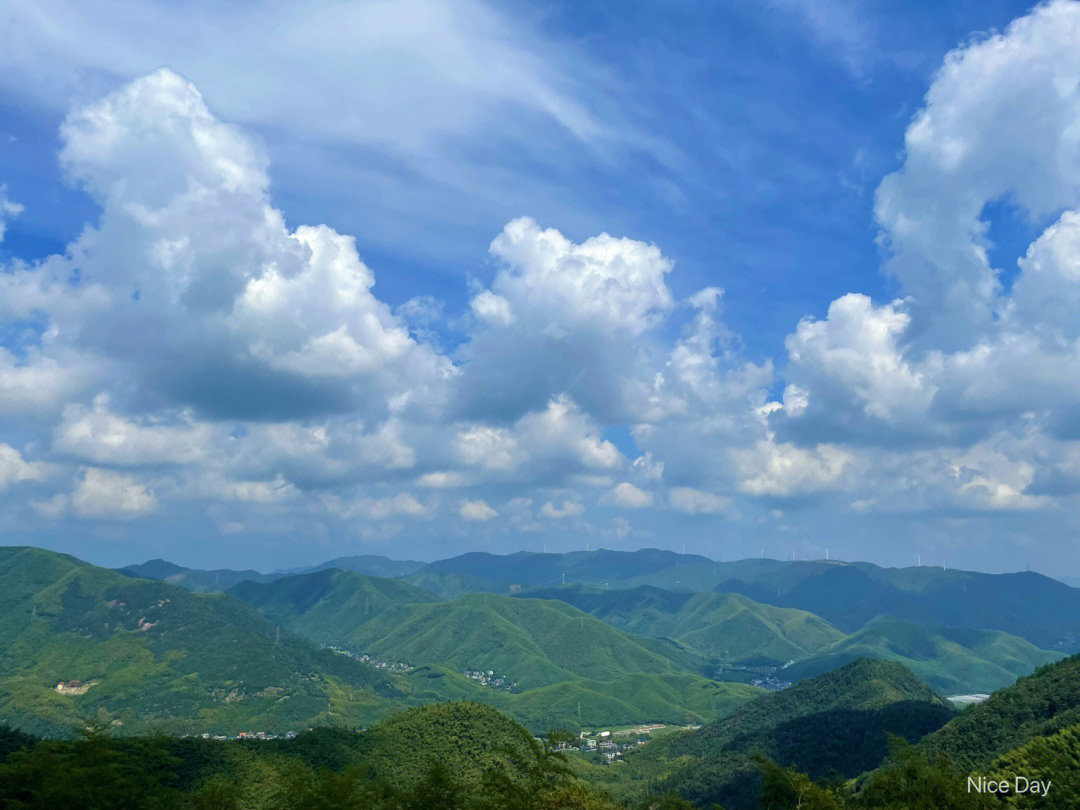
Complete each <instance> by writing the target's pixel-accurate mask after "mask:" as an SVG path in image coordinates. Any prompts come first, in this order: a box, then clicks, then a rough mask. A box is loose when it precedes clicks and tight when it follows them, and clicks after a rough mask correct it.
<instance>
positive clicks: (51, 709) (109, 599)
mask: <svg viewBox="0 0 1080 810" xmlns="http://www.w3.org/2000/svg"><path fill="white" fill-rule="evenodd" d="M0 649H2V650H3V651H4V654H3V655H2V656H0V718H3V719H6V720H7V721H8V722H14V723H17V724H18V725H19V726H20V727H22V728H24V729H28V730H32V731H36V732H39V733H45V734H57V733H64V732H67V731H69V730H70V729H72V728H77V727H84V726H86V725H98V724H105V725H108V726H110V727H113V728H115V729H117V730H120V731H122V732H123V733H132V734H135V733H146V732H151V731H163V732H168V733H174V734H178V733H202V732H210V733H214V734H221V733H231V734H235V733H236V732H238V731H241V730H245V729H257V730H266V731H276V732H284V731H288V730H301V729H305V728H308V727H310V726H313V725H317V724H327V723H341V724H349V723H351V724H353V725H362V724H365V723H367V722H370V721H371V720H373V719H376V718H377V717H379V716H382V715H384V714H386V713H387V711H388V710H389V709H390V708H391V707H392V706H393V704H394V702H395V701H397V700H401V699H404V697H405V693H404V692H403V690H402V688H401V686H400V685H399V684H398V683H396V682H395V681H394V680H392V679H390V678H388V677H387V676H386V675H385V674H384V673H382V672H380V671H379V670H376V669H374V668H372V667H369V666H364V665H362V664H359V663H357V662H356V661H353V660H351V659H349V658H347V657H344V656H340V655H335V654H333V653H332V652H330V651H327V650H321V649H319V648H318V647H316V646H315V645H313V644H311V643H310V642H308V641H305V640H303V639H301V638H299V637H296V636H295V635H293V634H292V633H290V632H289V631H287V630H283V629H282V628H281V627H280V625H278V624H277V623H275V622H273V621H271V620H270V619H268V618H267V617H266V616H264V615H263V614H262V613H260V612H258V611H257V610H255V609H254V608H252V607H250V606H249V605H246V604H244V603H243V602H242V601H240V600H239V599H236V598H235V597H231V596H228V595H225V594H194V593H189V592H188V591H185V590H183V589H180V588H176V587H173V586H171V585H168V584H165V583H162V582H155V581H151V580H145V579H132V578H130V577H126V576H122V575H120V574H118V573H116V572H115V571H110V570H108V569H104V568H98V567H96V566H92V565H87V564H86V563H83V562H80V561H78V560H75V559H74V558H71V557H67V556H64V555H60V554H55V553H52V552H46V551H40V550H38V549H29V548H0ZM60 684H64V686H60Z"/></svg>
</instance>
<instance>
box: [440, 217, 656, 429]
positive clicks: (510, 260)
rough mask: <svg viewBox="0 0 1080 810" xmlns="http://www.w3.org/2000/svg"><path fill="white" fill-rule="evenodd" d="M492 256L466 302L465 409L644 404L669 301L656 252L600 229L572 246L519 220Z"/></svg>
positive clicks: (603, 412) (634, 407)
mask: <svg viewBox="0 0 1080 810" xmlns="http://www.w3.org/2000/svg"><path fill="white" fill-rule="evenodd" d="M491 253H492V255H493V256H494V257H495V258H496V260H497V261H498V264H499V270H498V272H497V273H496V275H495V278H494V280H493V281H492V283H491V286H490V289H485V290H481V291H480V292H479V293H477V294H476V295H475V296H474V297H473V299H472V304H471V306H472V309H473V311H474V313H475V314H476V315H477V316H478V317H479V321H478V324H477V328H476V329H475V330H474V331H473V332H472V334H471V335H470V337H469V341H468V343H466V344H465V345H464V346H463V347H462V348H461V352H460V354H461V359H462V360H463V361H464V362H463V364H462V367H461V372H462V375H461V378H460V380H459V381H458V395H459V398H460V399H461V401H462V405H461V407H462V408H463V409H465V410H466V411H474V410H480V409H486V410H489V411H496V412H501V413H503V414H505V415H512V416H514V417H517V416H520V415H521V414H523V413H526V412H528V411H530V410H539V409H541V408H542V407H544V406H545V405H546V404H547V403H548V402H549V401H551V400H552V399H556V398H558V397H562V396H565V397H568V398H570V399H571V400H573V401H574V402H575V403H577V404H578V405H579V406H580V407H582V408H583V409H584V410H585V411H586V412H588V413H589V414H591V415H593V416H597V417H600V418H608V417H609V415H611V414H614V413H630V412H640V411H641V410H643V409H644V408H646V407H648V393H649V386H650V385H651V380H652V376H653V374H654V373H655V371H656V370H657V366H658V365H659V364H661V363H662V362H663V361H662V359H661V357H662V356H663V354H664V349H663V348H662V346H661V345H659V343H657V342H656V339H655V338H654V337H653V336H652V335H651V334H650V333H651V332H653V331H654V329H655V327H657V326H658V325H659V324H661V323H662V322H663V321H664V320H665V318H666V317H667V316H668V314H669V312H670V311H671V310H672V308H673V307H674V300H673V298H672V295H671V292H670V290H669V289H668V287H667V284H666V282H665V277H666V275H667V274H668V273H669V272H670V271H671V269H672V266H673V265H672V262H671V261H670V260H669V259H667V258H666V257H664V255H663V254H662V253H661V252H660V250H659V248H657V247H656V246H654V245H649V244H646V243H644V242H640V241H635V240H632V239H620V238H616V237H613V236H610V235H608V234H606V233H605V234H600V235H599V236H594V237H592V238H589V239H586V240H585V241H583V242H581V243H575V242H572V241H571V240H569V239H567V238H566V237H565V236H563V235H562V234H561V233H560V232H559V231H557V230H555V229H553V228H547V229H542V228H541V227H540V226H539V225H537V223H536V222H534V221H533V220H531V219H528V218H521V219H516V220H513V221H512V222H510V223H508V224H507V225H506V226H505V227H504V228H503V231H502V233H500V234H499V235H498V236H497V237H496V238H495V240H494V241H493V242H492V243H491ZM511 347H512V349H511ZM523 359H527V360H528V365H529V373H528V374H522V373H521V369H522V361H523Z"/></svg>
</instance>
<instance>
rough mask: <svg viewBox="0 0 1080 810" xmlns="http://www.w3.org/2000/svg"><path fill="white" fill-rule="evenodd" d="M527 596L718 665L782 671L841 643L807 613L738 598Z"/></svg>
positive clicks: (558, 592) (572, 590) (635, 592)
mask: <svg viewBox="0 0 1080 810" xmlns="http://www.w3.org/2000/svg"><path fill="white" fill-rule="evenodd" d="M528 595H529V596H533V597H539V598H544V599H560V600H562V601H564V602H566V603H568V604H571V605H573V606H574V607H577V608H579V609H580V610H583V611H585V612H586V613H588V614H590V615H591V616H594V617H596V618H598V619H601V620H602V621H604V622H607V623H608V624H611V625H613V626H615V627H618V628H620V629H622V630H626V631H627V632H631V633H636V634H638V635H643V636H649V637H652V638H670V639H673V640H675V641H676V642H677V643H678V644H679V645H680V646H683V647H685V648H687V649H690V650H692V651H694V652H695V653H697V654H698V655H700V656H701V657H703V658H706V659H708V660H710V661H714V662H719V663H754V664H768V665H773V666H780V665H783V664H785V663H787V662H788V661H791V660H793V659H800V658H804V657H806V656H808V655H811V654H813V653H816V652H818V651H820V650H822V649H825V648H827V647H829V646H830V645H831V644H834V643H836V642H838V641H840V640H842V639H843V638H844V634H843V633H841V632H840V631H839V630H837V629H836V628H835V627H833V626H832V625H830V624H829V623H828V622H826V621H825V620H823V619H821V618H819V617H817V616H814V615H813V614H811V613H807V612H805V611H801V610H792V609H789V608H777V607H773V606H772V605H763V604H759V603H757V602H754V601H753V600H751V599H748V598H747V597H745V596H742V595H740V594H716V593H686V592H682V593H679V592H673V591H666V590H663V589H661V588H655V587H652V586H648V585H643V586H639V587H637V588H629V589H626V590H600V589H597V588H590V587H587V586H582V585H567V586H565V587H558V588H547V589H542V590H537V591H532V592H530V593H529V594H528Z"/></svg>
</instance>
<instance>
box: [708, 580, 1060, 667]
mask: <svg viewBox="0 0 1080 810" xmlns="http://www.w3.org/2000/svg"><path fill="white" fill-rule="evenodd" d="M728 570H730V571H731V572H732V576H731V577H730V578H729V579H726V580H724V581H722V582H720V583H719V584H717V585H716V586H715V590H717V591H718V592H722V593H731V592H734V593H742V594H744V595H746V596H749V597H750V598H751V599H754V600H757V601H760V602H768V603H769V604H772V605H777V606H779V607H793V608H799V609H801V610H808V611H810V612H811V613H814V614H817V615H818V616H821V617H822V618H823V619H826V620H827V621H829V622H830V623H832V624H833V625H835V626H836V627H838V628H840V629H841V630H844V631H845V632H848V633H851V632H854V631H856V630H858V629H859V628H861V627H863V626H864V625H865V624H866V623H867V622H869V621H870V620H871V619H874V618H876V617H878V616H893V617H896V618H901V619H906V620H908V621H911V622H915V623H917V624H922V625H925V626H928V627H963V628H970V629H977V630H1001V631H1003V632H1006V633H1010V634H1012V635H1015V636H1020V637H1021V638H1023V639H1026V640H1027V641H1029V642H1031V643H1032V644H1034V645H1035V646H1036V647H1039V648H1041V649H1044V650H1057V651H1061V652H1074V651H1076V650H1078V649H1080V589H1076V588H1071V587H1069V586H1068V585H1065V584H1063V583H1061V582H1058V581H1057V580H1054V579H1050V578H1049V577H1045V576H1042V575H1041V574H1036V573H1033V572H1030V571H1029V572H1021V573H1015V574H982V573H977V572H973V571H954V570H951V569H949V570H946V569H944V568H934V567H931V566H921V567H917V568H879V567H878V566H876V565H871V564H869V563H838V562H831V563H829V562H820V561H819V562H785V563H777V562H776V561H771V560H745V561H743V562H741V563H732V564H731V567H730V568H729V569H728Z"/></svg>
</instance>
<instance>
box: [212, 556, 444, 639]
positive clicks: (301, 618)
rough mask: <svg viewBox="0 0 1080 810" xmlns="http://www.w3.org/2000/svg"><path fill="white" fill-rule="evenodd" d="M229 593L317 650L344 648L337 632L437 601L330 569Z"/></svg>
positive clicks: (403, 586) (399, 585) (395, 584)
mask: <svg viewBox="0 0 1080 810" xmlns="http://www.w3.org/2000/svg"><path fill="white" fill-rule="evenodd" d="M229 593H231V594H232V595H234V596H236V597H239V598H240V599H242V600H244V601H245V602H247V603H248V604H250V605H252V606H254V607H256V608H258V609H259V610H260V611H262V612H263V613H265V614H266V615H267V616H269V617H270V618H271V619H273V620H274V621H276V622H278V623H279V624H282V625H285V626H287V627H289V628H290V629H292V630H294V631H295V632H297V633H299V634H300V635H302V636H304V637H305V638H308V639H311V640H312V641H315V642H316V643H318V644H333V643H338V644H345V643H348V642H347V641H346V637H345V635H344V634H343V632H342V631H343V628H349V627H355V626H357V625H360V624H363V623H364V622H367V621H369V620H372V619H374V618H375V617H377V616H379V615H382V614H384V613H386V612H387V611H389V610H392V609H394V608H397V607H400V606H403V605H408V604H412V603H424V602H438V601H441V600H440V599H439V597H437V596H435V595H434V594H432V593H429V592H428V591H425V590H422V589H421V588H417V587H414V586H412V585H409V584H407V583H405V582H401V581H398V580H394V579H381V578H378V577H370V576H364V575H362V574H358V573H355V572H352V571H338V570H334V569H320V570H317V571H314V572H311V573H306V574H295V575H292V576H285V577H282V578H280V579H277V580H274V581H273V582H268V583H259V582H252V581H248V582H242V583H240V584H238V585H236V586H234V587H233V588H231V589H230V590H229Z"/></svg>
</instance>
